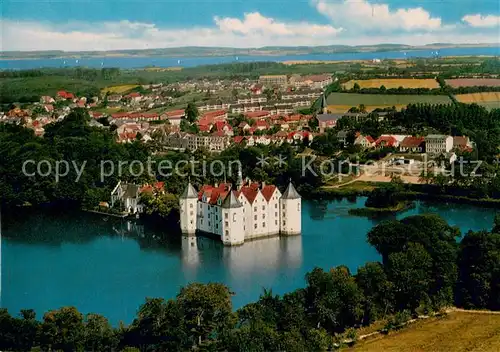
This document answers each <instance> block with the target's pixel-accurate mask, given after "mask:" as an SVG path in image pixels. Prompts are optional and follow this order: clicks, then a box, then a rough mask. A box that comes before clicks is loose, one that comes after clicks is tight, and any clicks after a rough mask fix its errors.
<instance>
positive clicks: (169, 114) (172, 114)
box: [160, 109, 186, 126]
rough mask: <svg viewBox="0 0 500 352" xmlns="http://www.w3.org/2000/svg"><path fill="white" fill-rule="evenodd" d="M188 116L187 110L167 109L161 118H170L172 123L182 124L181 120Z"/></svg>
mask: <svg viewBox="0 0 500 352" xmlns="http://www.w3.org/2000/svg"><path fill="white" fill-rule="evenodd" d="M185 116H186V112H185V110H180V109H179V110H172V111H166V112H164V113H163V114H161V116H160V120H168V122H170V124H171V125H174V126H180V124H181V120H182V119H183V118H184V117H185Z"/></svg>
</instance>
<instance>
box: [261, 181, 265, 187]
mask: <svg viewBox="0 0 500 352" xmlns="http://www.w3.org/2000/svg"><path fill="white" fill-rule="evenodd" d="M264 187H266V181H262V188H261V189H264Z"/></svg>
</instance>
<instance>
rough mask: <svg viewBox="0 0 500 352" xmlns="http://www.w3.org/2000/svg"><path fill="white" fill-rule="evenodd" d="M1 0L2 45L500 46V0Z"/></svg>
mask: <svg viewBox="0 0 500 352" xmlns="http://www.w3.org/2000/svg"><path fill="white" fill-rule="evenodd" d="M0 1H1V2H0V15H1V17H0V50H23V51H25V50H26V51H31V50H65V51H88V50H120V49H148V48H169V47H183V46H218V47H237V48H256V47H263V46H318V45H373V44H381V43H395V44H409V45H424V44H431V43H467V44H469V43H500V1H498V0H419V1H417V0H267V1H266V0H119V1H117V0H0Z"/></svg>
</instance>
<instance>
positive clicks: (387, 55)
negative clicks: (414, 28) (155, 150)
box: [0, 47, 500, 70]
mask: <svg viewBox="0 0 500 352" xmlns="http://www.w3.org/2000/svg"><path fill="white" fill-rule="evenodd" d="M435 52H436V50H431V49H428V50H412V51H407V52H406V55H405V52H404V51H400V50H398V51H385V52H367V53H335V54H308V55H283V56H239V57H238V58H236V57H234V56H223V57H220V56H216V57H212V56H207V57H185V58H181V57H94V58H79V59H67V58H66V59H22V60H0V69H3V70H27V69H35V68H42V67H77V66H83V67H94V68H101V67H119V68H122V69H133V68H142V67H146V66H157V67H172V66H180V67H194V66H200V65H213V64H227V63H234V62H257V61H276V62H279V61H296V60H319V61H344V60H372V59H402V58H406V57H408V58H415V57H422V58H428V57H434V56H435ZM438 53H439V55H440V56H477V55H494V56H498V55H500V47H484V48H480V47H472V48H445V49H440V50H438Z"/></svg>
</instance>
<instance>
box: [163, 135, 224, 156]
mask: <svg viewBox="0 0 500 352" xmlns="http://www.w3.org/2000/svg"><path fill="white" fill-rule="evenodd" d="M230 142H231V141H230V139H229V136H213V135H212V136H202V135H196V134H190V133H185V132H171V133H168V134H166V135H164V136H163V143H164V144H165V145H166V146H167V147H169V148H173V149H189V150H197V149H199V148H205V149H207V150H208V151H214V152H218V151H222V150H224V149H226V148H227V147H228V146H229V144H230Z"/></svg>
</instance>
